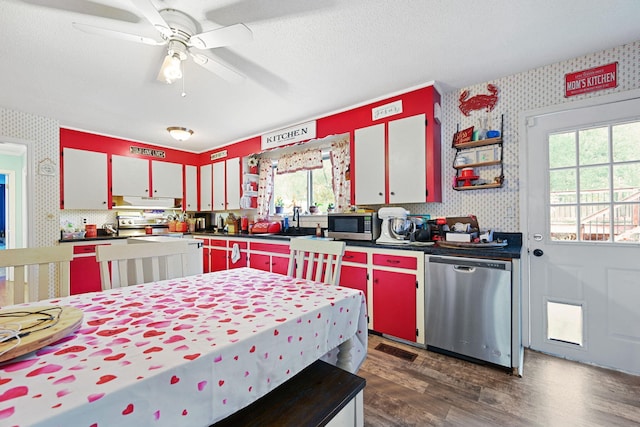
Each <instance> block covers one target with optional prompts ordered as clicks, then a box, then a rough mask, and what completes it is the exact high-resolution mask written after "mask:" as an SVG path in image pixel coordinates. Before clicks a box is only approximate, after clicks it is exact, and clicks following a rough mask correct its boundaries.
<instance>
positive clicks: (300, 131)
mask: <svg viewBox="0 0 640 427" xmlns="http://www.w3.org/2000/svg"><path fill="white" fill-rule="evenodd" d="M315 137H316V121H315V120H313V121H310V122H306V123H302V124H299V125H296V126H291V127H288V128H286V129H280V130H277V131H275V132H270V133H267V134H265V135H262V141H261V143H262V144H261V145H262V149H263V150H268V149H270V148H275V147H280V146H282V145H288V144H293V143H294V142H300V141H306V140H308V139H313V138H315Z"/></svg>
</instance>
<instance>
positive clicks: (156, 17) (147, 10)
mask: <svg viewBox="0 0 640 427" xmlns="http://www.w3.org/2000/svg"><path fill="white" fill-rule="evenodd" d="M131 3H133V5H134V6H135V7H136V8H138V10H139V11H140V13H142V15H143V16H144V17H145V18H146V19H147V21H149V22H151V23H152V24H153V26H154V27H156V30H158V31H160V33H161V34H162V35H163V36H165V37H171V35H172V34H173V32H172V31H171V28H170V27H169V24H167V21H165V20H164V18H163V17H162V16H161V15H160V12H158V10H157V9H156V8H155V6H154V5H153V3H151V1H150V0H131Z"/></svg>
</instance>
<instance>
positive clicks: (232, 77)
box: [189, 52, 246, 83]
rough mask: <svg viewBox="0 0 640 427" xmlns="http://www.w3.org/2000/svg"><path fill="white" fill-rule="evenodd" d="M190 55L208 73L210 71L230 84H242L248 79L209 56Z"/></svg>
mask: <svg viewBox="0 0 640 427" xmlns="http://www.w3.org/2000/svg"><path fill="white" fill-rule="evenodd" d="M189 53H190V54H191V57H192V58H193V61H194V62H195V63H196V64H198V65H200V66H201V67H203V68H205V69H206V70H207V71H210V72H212V73H214V74H216V75H218V76H220V77H222V78H223V79H225V80H226V81H228V82H231V83H242V82H243V81H244V80H245V79H246V77H245V76H244V75H242V74H240V73H239V72H237V71H236V70H233V69H231V68H229V67H227V66H226V65H224V64H222V63H220V62H218V61H215V60H213V59H211V58H209V57H208V56H205V55H202V54H200V53H191V52H189Z"/></svg>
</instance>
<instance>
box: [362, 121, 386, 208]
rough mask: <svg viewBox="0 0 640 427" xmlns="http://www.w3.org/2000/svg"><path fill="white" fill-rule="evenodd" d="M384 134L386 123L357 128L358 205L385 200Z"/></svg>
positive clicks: (380, 202) (379, 202)
mask: <svg viewBox="0 0 640 427" xmlns="http://www.w3.org/2000/svg"><path fill="white" fill-rule="evenodd" d="M384 134H385V130H384V123H380V124H377V125H373V126H369V127H366V128H362V129H356V130H355V134H354V162H355V174H354V177H355V194H356V205H369V204H383V203H384V202H385V192H386V190H385V184H384V180H385V161H384V159H385V152H384V139H385V135H384Z"/></svg>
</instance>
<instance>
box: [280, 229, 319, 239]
mask: <svg viewBox="0 0 640 427" xmlns="http://www.w3.org/2000/svg"><path fill="white" fill-rule="evenodd" d="M315 234H316V229H315V228H314V229H313V230H311V229H309V230H307V229H304V228H301V229H299V230H296V229H295V228H290V229H288V230H287V231H281V232H280V233H278V235H279V236H287V237H299V236H315Z"/></svg>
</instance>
